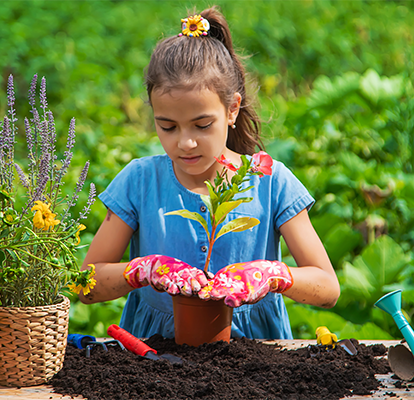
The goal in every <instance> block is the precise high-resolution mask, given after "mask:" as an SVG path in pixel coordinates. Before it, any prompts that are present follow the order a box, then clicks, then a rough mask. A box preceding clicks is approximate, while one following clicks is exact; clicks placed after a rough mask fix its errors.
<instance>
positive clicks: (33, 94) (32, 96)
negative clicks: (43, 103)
mask: <svg viewBox="0 0 414 400" xmlns="http://www.w3.org/2000/svg"><path fill="white" fill-rule="evenodd" d="M36 83H37V74H34V76H33V79H32V82H31V84H30V89H29V96H28V97H29V104H30V105H31V106H32V110H31V112H32V113H33V109H34V108H35V107H36Z"/></svg>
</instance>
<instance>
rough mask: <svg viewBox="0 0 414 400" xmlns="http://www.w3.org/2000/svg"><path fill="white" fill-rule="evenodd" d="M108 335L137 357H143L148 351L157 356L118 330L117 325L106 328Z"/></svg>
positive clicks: (135, 339)
mask: <svg viewBox="0 0 414 400" xmlns="http://www.w3.org/2000/svg"><path fill="white" fill-rule="evenodd" d="M107 332H108V335H109V336H111V337H113V338H114V339H116V340H119V341H120V342H121V343H122V344H123V345H124V346H125V347H126V348H127V349H128V350H129V351H132V352H133V353H134V354H137V355H139V356H145V355H146V354H147V353H148V352H149V351H151V352H152V353H154V354H157V351H156V350H154V349H152V348H151V347H149V346H148V345H146V344H145V343H144V342H142V341H141V340H139V339H138V338H137V337H135V336H134V335H132V334H130V333H129V332H127V331H126V330H125V329H122V328H120V327H119V326H118V325H115V324H112V325H110V326H109V327H108V330H107Z"/></svg>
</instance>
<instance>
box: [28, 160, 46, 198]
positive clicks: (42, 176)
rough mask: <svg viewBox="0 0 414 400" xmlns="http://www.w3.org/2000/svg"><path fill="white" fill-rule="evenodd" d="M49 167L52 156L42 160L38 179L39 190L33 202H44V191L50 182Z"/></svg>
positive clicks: (37, 189)
mask: <svg viewBox="0 0 414 400" xmlns="http://www.w3.org/2000/svg"><path fill="white" fill-rule="evenodd" d="M49 165H50V156H49V154H47V153H46V154H45V155H44V158H42V159H41V160H40V167H39V175H38V177H37V188H36V191H35V193H34V195H33V199H32V200H33V201H36V200H44V195H43V194H42V193H43V190H44V188H45V187H46V185H47V182H48V181H49Z"/></svg>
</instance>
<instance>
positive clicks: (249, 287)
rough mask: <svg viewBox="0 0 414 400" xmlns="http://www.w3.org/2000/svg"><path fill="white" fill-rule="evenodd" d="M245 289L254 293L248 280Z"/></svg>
mask: <svg viewBox="0 0 414 400" xmlns="http://www.w3.org/2000/svg"><path fill="white" fill-rule="evenodd" d="M247 291H248V292H249V293H254V286H253V285H252V284H251V283H250V282H247Z"/></svg>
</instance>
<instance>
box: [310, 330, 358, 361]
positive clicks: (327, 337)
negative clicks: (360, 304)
mask: <svg viewBox="0 0 414 400" xmlns="http://www.w3.org/2000/svg"><path fill="white" fill-rule="evenodd" d="M315 333H316V342H317V343H318V344H319V345H322V346H332V347H333V348H335V345H337V344H338V345H339V346H341V347H342V348H343V349H344V350H345V351H346V352H347V353H348V354H350V355H351V356H354V355H355V354H357V353H358V351H357V349H356V348H355V346H354V345H353V344H352V342H351V341H350V340H349V339H343V340H339V341H338V337H337V336H336V335H335V334H334V333H331V332H330V330H329V329H328V328H327V327H326V326H319V327H318V328H316V332H315Z"/></svg>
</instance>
